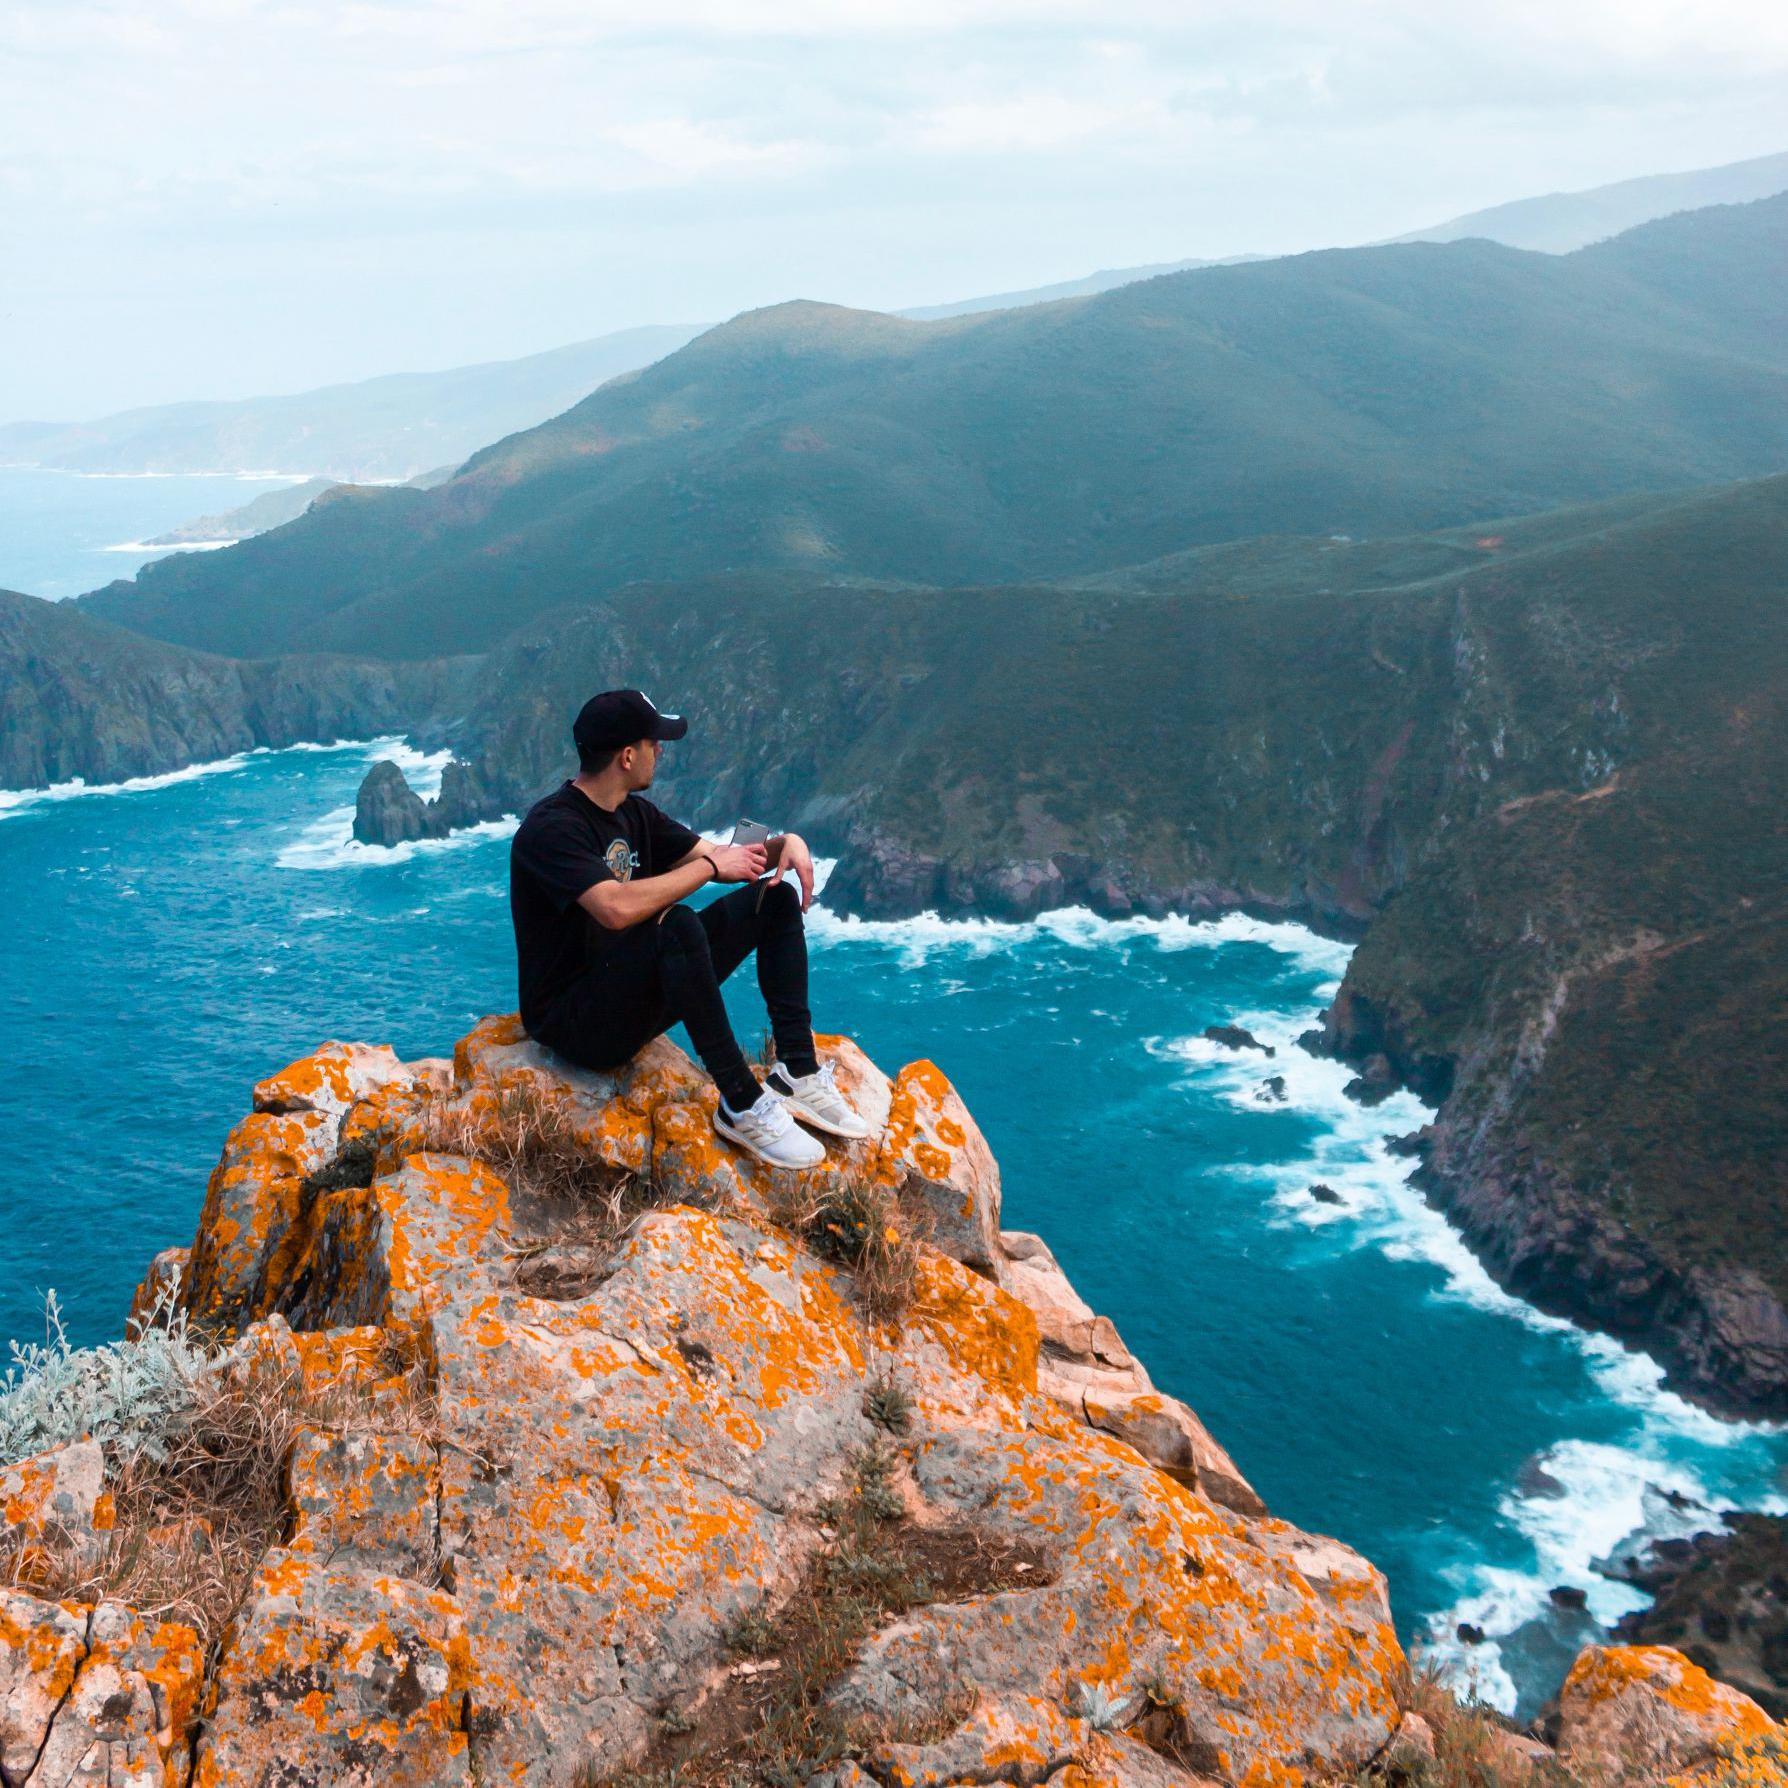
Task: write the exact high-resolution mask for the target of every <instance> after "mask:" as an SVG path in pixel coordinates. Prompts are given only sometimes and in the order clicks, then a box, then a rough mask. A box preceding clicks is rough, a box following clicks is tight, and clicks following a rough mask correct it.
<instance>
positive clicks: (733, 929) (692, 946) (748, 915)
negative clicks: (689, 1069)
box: [534, 880, 819, 1111]
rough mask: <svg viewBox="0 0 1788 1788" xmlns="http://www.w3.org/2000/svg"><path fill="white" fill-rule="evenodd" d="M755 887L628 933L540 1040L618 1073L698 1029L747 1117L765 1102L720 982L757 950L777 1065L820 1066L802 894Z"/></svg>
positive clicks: (789, 888) (699, 1049) (791, 887)
mask: <svg viewBox="0 0 1788 1788" xmlns="http://www.w3.org/2000/svg"><path fill="white" fill-rule="evenodd" d="M762 892H763V903H762V905H761V906H760V905H759V904H758V893H759V890H758V889H757V887H755V886H754V885H752V884H750V883H747V884H746V885H745V886H744V887H742V888H737V889H735V890H734V891H733V892H732V893H731V894H727V895H724V896H722V897H721V898H720V899H719V900H715V901H712V902H710V903H709V904H708V905H707V906H704V907H702V908H701V909H700V910H699V911H698V910H697V909H696V908H694V907H688V906H680V905H679V906H673V907H671V908H669V909H668V910H667V911H665V912H663V913H661V914H660V915H659V916H658V918H657V919H656V920H651V919H648V920H647V921H645V923H644V924H641V925H633V926H629V927H628V929H627V930H626V931H623V932H622V933H621V935H620V936H619V937H618V938H616V939H615V941H614V942H613V943H612V944H611V945H610V946H609V948H608V950H607V952H606V953H605V954H604V955H603V957H602V959H601V961H600V962H598V963H597V964H596V965H595V966H594V967H593V968H589V969H586V970H585V971H584V973H583V974H582V975H580V976H579V977H578V978H577V980H576V981H574V982H573V983H572V985H571V986H570V987H569V988H567V989H566V991H565V992H564V993H563V994H561V995H560V996H559V998H558V999H556V1000H555V1001H554V1002H553V1004H552V1006H551V1008H550V1010H549V1011H548V1013H547V1015H546V1018H545V1020H544V1021H543V1022H542V1023H541V1025H540V1027H539V1029H538V1030H537V1031H536V1032H535V1033H534V1034H535V1036H536V1037H537V1038H538V1040H539V1041H540V1042H542V1043H544V1044H546V1046H547V1047H548V1048H549V1049H554V1050H557V1052H558V1053H559V1054H560V1055H562V1056H565V1057H566V1058H567V1059H568V1060H570V1061H574V1062H576V1063H577V1064H578V1065H579V1066H580V1067H585V1068H615V1067H619V1066H620V1064H621V1063H622V1062H624V1061H627V1060H628V1059H630V1058H631V1057H632V1056H634V1055H636V1054H637V1053H638V1052H639V1051H640V1050H641V1049H642V1048H643V1047H644V1046H645V1045H646V1044H647V1043H649V1042H650V1041H651V1040H652V1039H653V1038H654V1037H658V1036H662V1035H663V1034H664V1033H665V1032H666V1031H668V1030H669V1029H670V1027H671V1026H672V1025H673V1024H677V1023H679V1022H681V1023H682V1024H684V1025H686V1026H687V1027H688V1029H689V1040H690V1042H691V1043H693V1044H694V1045H695V1053H696V1054H697V1055H699V1056H700V1057H701V1059H702V1066H703V1067H704V1068H706V1069H707V1070H708V1072H709V1073H710V1074H711V1075H712V1076H713V1077H714V1084H715V1085H716V1086H717V1087H719V1088H720V1096H721V1097H722V1098H723V1099H724V1100H725V1101H726V1102H727V1104H728V1105H729V1106H731V1107H732V1109H733V1110H734V1111H742V1110H744V1108H745V1107H746V1106H747V1105H750V1104H751V1103H752V1102H753V1100H755V1099H756V1098H757V1095H758V1084H757V1080H756V1078H755V1077H754V1076H753V1074H752V1072H751V1070H750V1068H749V1067H747V1066H746V1063H745V1054H744V1051H743V1050H741V1049H740V1047H739V1043H738V1039H737V1038H736V1037H734V1035H733V1027H732V1025H731V1024H730V1023H729V1022H728V1020H727V1016H726V1006H725V1004H724V1003H723V1002H722V1000H721V998H720V983H721V982H722V981H724V980H725V979H726V978H727V976H728V975H730V974H731V973H732V972H733V970H734V969H736V968H737V967H738V966H739V964H740V963H742V962H743V961H744V960H745V958H746V957H747V956H749V955H750V954H751V953H752V952H753V951H754V950H755V951H756V952H757V984H758V986H759V988H760V989H761V990H762V992H763V996H764V1004H765V1006H766V1007H767V1008H768V1009H769V1013H770V1029H771V1032H772V1034H773V1035H774V1036H775V1038H776V1059H777V1060H778V1061H780V1062H783V1063H785V1064H786V1065H787V1067H788V1071H789V1072H790V1073H791V1074H811V1073H813V1071H814V1070H815V1068H817V1067H818V1065H819V1064H818V1061H817V1060H816V1058H815V1056H814V1052H813V1018H812V1015H811V1014H810V1013H809V1012H808V1009H807V933H806V931H805V930H804V929H803V927H802V924H801V891H800V889H799V888H798V887H797V886H796V885H795V883H794V882H793V881H792V880H790V881H784V882H779V883H777V884H776V886H775V887H773V888H765V889H764V890H762Z"/></svg>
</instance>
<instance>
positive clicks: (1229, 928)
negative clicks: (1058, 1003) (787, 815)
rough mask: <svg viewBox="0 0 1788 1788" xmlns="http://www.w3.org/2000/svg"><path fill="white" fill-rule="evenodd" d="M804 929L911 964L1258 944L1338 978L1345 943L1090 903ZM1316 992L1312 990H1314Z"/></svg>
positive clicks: (1241, 919) (1229, 918) (1243, 919)
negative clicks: (1018, 914) (881, 948)
mask: <svg viewBox="0 0 1788 1788" xmlns="http://www.w3.org/2000/svg"><path fill="white" fill-rule="evenodd" d="M808 929H809V931H810V932H811V933H812V935H813V937H814V939H815V941H816V942H818V943H822V944H829V943H844V942H858V943H879V944H885V945H888V946H890V947H892V948H895V949H898V950H900V951H901V953H902V959H903V962H904V963H905V964H906V965H907V966H909V967H918V966H919V965H921V964H923V963H925V962H927V961H929V960H930V958H931V957H932V956H934V955H936V954H937V953H938V952H940V951H945V950H951V951H961V952H964V953H966V954H967V955H969V956H971V957H974V956H988V955H992V954H994V953H996V952H998V951H1001V950H1010V949H1012V948H1014V947H1016V946H1017V945H1020V944H1022V943H1024V942H1026V941H1027V940H1034V939H1036V938H1040V937H1048V938H1052V939H1054V940H1055V941H1056V942H1057V943H1061V944H1065V945H1067V946H1069V947H1070V948H1073V949H1087V950H1091V949H1107V948H1111V947H1113V946H1122V945H1126V944H1135V943H1149V944H1153V945H1154V946H1155V947H1156V948H1157V949H1161V950H1216V949H1221V948H1223V947H1224V946H1226V945H1231V944H1240V943H1253V944H1264V945H1266V946H1267V947H1268V948H1269V949H1271V950H1274V951H1276V952H1277V953H1278V954H1280V955H1282V956H1287V957H1290V958H1291V959H1292V960H1294V961H1295V962H1296V963H1297V964H1298V965H1299V966H1300V967H1302V968H1305V969H1308V970H1310V971H1311V972H1313V973H1317V974H1323V975H1327V976H1331V977H1335V978H1338V977H1339V976H1340V975H1341V973H1342V971H1343V970H1344V969H1345V968H1346V967H1347V959H1348V957H1349V955H1350V954H1351V953H1352V952H1351V949H1350V946H1348V945H1346V944H1341V943H1336V942H1334V941H1332V940H1331V939H1328V938H1323V937H1318V936H1317V934H1316V933H1315V932H1313V931H1310V930H1308V929H1306V928H1305V927H1304V926H1302V925H1294V924H1291V923H1289V922H1275V921H1272V920H1266V919H1254V918H1250V917H1249V916H1248V915H1247V914H1245V913H1225V914H1223V915H1222V917H1220V918H1216V919H1191V918H1187V917H1185V916H1184V915H1182V914H1177V913H1170V914H1168V915H1167V916H1166V917H1165V918H1161V919H1151V918H1146V917H1133V918H1125V919H1111V918H1106V917H1104V916H1103V915H1102V914H1099V913H1095V912H1094V911H1093V910H1092V909H1091V908H1090V907H1084V906H1068V907H1058V908H1057V909H1056V910H1055V911H1053V912H1047V913H1043V914H1040V915H1039V916H1038V917H1037V918H1035V919H1022V920H1019V919H982V918H962V919H956V918H944V917H943V916H941V915H940V914H938V913H935V912H923V913H918V914H916V915H914V916H913V917H912V918H909V919H864V918H860V917H858V916H857V915H856V914H854V913H842V914H841V913H834V912H832V911H831V910H830V909H829V908H825V907H819V908H816V909H815V911H814V913H813V915H812V916H811V919H810V922H809V927H808ZM1321 991H1322V990H1319V995H1320V993H1321Z"/></svg>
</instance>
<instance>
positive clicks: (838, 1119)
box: [767, 1062, 869, 1142]
mask: <svg viewBox="0 0 1788 1788" xmlns="http://www.w3.org/2000/svg"><path fill="white" fill-rule="evenodd" d="M767 1084H768V1085H769V1088H770V1090H771V1091H772V1092H773V1093H775V1094H776V1095H777V1096H778V1097H779V1098H781V1099H783V1100H785V1101H786V1102H787V1105H788V1108H789V1110H790V1111H791V1112H792V1113H793V1114H794V1115H795V1116H796V1117H797V1118H799V1119H800V1120H801V1122H802V1123H804V1124H811V1125H812V1126H813V1127H814V1129H816V1130H824V1131H825V1132H826V1133H827V1135H829V1136H842V1137H843V1138H844V1139H845V1140H846V1141H847V1142H861V1141H862V1140H863V1139H864V1138H865V1137H866V1136H867V1135H868V1134H869V1126H868V1125H867V1124H866V1123H864V1121H863V1120H862V1119H861V1118H860V1117H858V1116H857V1114H856V1113H855V1112H854V1111H853V1110H852V1109H851V1108H850V1106H849V1105H848V1104H847V1103H846V1102H845V1097H844V1094H843V1093H841V1092H840V1091H839V1090H838V1080H837V1077H836V1076H835V1075H834V1074H833V1072H832V1064H831V1063H830V1062H821V1063H820V1065H819V1072H818V1073H817V1074H802V1075H794V1074H791V1073H790V1072H789V1071H788V1069H787V1068H785V1067H784V1066H783V1065H782V1063H781V1062H778V1063H777V1064H776V1065H775V1066H774V1067H773V1068H772V1069H771V1070H770V1072H769V1075H768V1076H767Z"/></svg>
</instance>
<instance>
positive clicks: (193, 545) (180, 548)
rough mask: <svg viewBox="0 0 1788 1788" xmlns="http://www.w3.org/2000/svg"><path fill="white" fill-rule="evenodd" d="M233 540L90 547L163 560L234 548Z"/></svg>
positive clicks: (134, 542)
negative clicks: (176, 556)
mask: <svg viewBox="0 0 1788 1788" xmlns="http://www.w3.org/2000/svg"><path fill="white" fill-rule="evenodd" d="M237 544H238V542H236V541H234V540H174V541H169V540H162V541H155V540H121V541H119V542H118V544H117V545H116V546H91V547H89V548H88V549H87V550H88V551H89V552H95V553H135V554H136V555H137V557H138V558H143V557H145V556H147V557H150V558H157V559H165V558H167V557H169V556H170V555H171V554H173V553H214V552H216V551H217V550H218V549H219V548H220V547H225V546H235V545H237Z"/></svg>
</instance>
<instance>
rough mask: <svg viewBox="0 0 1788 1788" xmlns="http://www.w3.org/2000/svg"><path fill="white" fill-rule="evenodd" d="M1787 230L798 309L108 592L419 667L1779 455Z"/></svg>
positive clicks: (1703, 219)
mask: <svg viewBox="0 0 1788 1788" xmlns="http://www.w3.org/2000/svg"><path fill="white" fill-rule="evenodd" d="M1785 250H1788V198H1780V199H1774V200H1767V201H1763V202H1762V203H1759V204H1756V205H1751V206H1738V207H1723V208H1717V209H1714V210H1709V211H1702V212H1696V213H1692V214H1690V215H1688V216H1686V217H1682V218H1675V219H1670V220H1666V221H1663V222H1659V223H1655V224H1650V225H1647V226H1645V227H1644V228H1642V229H1640V230H1637V231H1633V232H1630V233H1629V234H1627V235H1626V236H1623V237H1621V238H1619V239H1617V240H1616V241H1614V242H1610V243H1606V244H1601V245H1598V246H1596V247H1593V248H1590V249H1584V250H1580V251H1579V252H1577V253H1575V254H1572V255H1568V256H1550V255H1538V254H1530V253H1523V252H1521V251H1518V250H1514V249H1507V248H1502V247H1499V246H1497V245H1495V244H1492V243H1487V242H1480V241H1472V242H1462V243H1455V244H1450V245H1434V244H1411V245H1408V246H1401V247H1381V248H1367V249H1346V250H1332V251H1328V252H1325V253H1320V254H1311V255H1301V256H1296V257H1292V258H1289V259H1285V260H1274V261H1260V262H1255V263H1251V264H1248V265H1243V266H1234V267H1213V268H1206V269H1203V270H1201V271H1197V272H1192V273H1181V274H1172V275H1168V276H1166V277H1163V278H1160V279H1154V280H1148V281H1145V282H1143V283H1141V284H1137V285H1131V286H1125V287H1122V288H1120V289H1119V290H1116V291H1113V292H1108V293H1104V294H1101V295H1099V296H1096V297H1092V298H1080V299H1069V300H1064V301H1061V302H1058V303H1055V304H1049V305H1039V306H1033V307H1029V308H1025V309H1020V310H1011V311H998V312H990V313H985V314H982V315H978V316H970V317H962V318H956V319H953V320H950V321H945V322H936V323H919V322H912V321H907V320H902V319H898V318H893V317H887V316H882V315H879V314H876V313H873V312H862V311H846V310H840V309H837V308H835V307H831V306H825V305H815V304H788V305H780V306H777V307H775V308H774V309H771V310H766V311H758V312H753V313H751V314H748V315H746V316H743V317H740V318H737V319H735V320H734V321H733V322H731V323H729V324H726V325H724V326H723V327H721V328H718V329H715V330H711V331H710V332H709V333H707V334H706V335H704V336H701V337H699V338H698V339H697V340H695V341H694V342H692V343H690V344H689V346H687V347H686V348H684V349H682V350H680V351H679V352H678V353H676V354H674V355H672V356H670V357H669V358H668V359H666V360H663V361H660V362H659V363H658V364H657V365H655V366H653V367H651V368H649V369H647V370H646V371H644V372H642V373H640V374H639V375H637V376H636V377H633V378H630V379H626V380H621V381H617V382H615V383H613V384H610V385H608V386H606V387H604V388H603V389H601V390H599V391H597V392H595V393H594V394H593V395H592V396H590V397H588V398H586V399H585V400H584V402H582V403H581V404H579V405H577V406H576V407H575V408H573V409H571V410H569V411H568V412H566V413H565V414H564V415H563V416H559V417H557V418H555V419H554V420H553V421H551V422H549V423H546V424H544V425H542V426H541V427H538V428H535V429H531V430H528V431H526V432H524V433H522V434H519V435H515V436H513V437H511V438H510V439H508V440H506V441H503V442H500V443H498V444H497V445H495V446H493V447H491V448H488V449H486V450H485V451H484V452H483V453H480V454H477V455H475V456H474V457H473V458H472V459H471V460H469V461H468V462H467V463H466V465H465V466H464V467H463V468H462V469H461V470H460V472H459V473H458V475H457V476H455V477H454V478H452V479H450V480H449V481H448V482H447V483H446V484H444V485H442V486H441V487H440V488H439V489H437V490H434V491H428V492H418V491H362V492H356V493H353V494H352V495H351V496H349V495H347V494H344V493H336V494H335V495H332V496H330V497H326V498H325V499H324V500H323V501H321V502H319V503H317V504H316V505H314V506H313V507H312V509H311V510H310V512H309V513H308V514H307V515H305V516H304V517H302V518H301V519H300V520H299V521H297V522H294V523H292V524H291V525H290V526H288V527H285V528H281V529H277V530H275V531H274V532H272V533H270V534H265V535H262V536H261V537H260V538H259V539H257V540H253V541H248V542H245V543H244V544H243V545H241V546H237V547H232V548H229V549H226V550H224V551H222V552H216V553H207V554H204V555H190V556H186V557H183V558H176V559H173V560H169V561H163V562H161V563H159V564H154V565H150V566H148V567H146V568H145V570H144V571H143V572H142V573H141V574H140V575H139V577H138V578H137V580H136V582H135V583H134V584H117V585H113V586H111V587H110V588H109V589H107V590H105V591H102V592H100V593H98V594H97V595H94V596H90V597H86V598H82V599H81V600H83V601H84V602H86V603H88V604H90V605H91V606H92V608H93V610H94V612H97V613H101V614H104V615H107V616H109V617H111V618H113V619H115V620H118V621H121V622H124V623H125V624H127V625H130V626H135V627H139V628H141V629H143V630H145V631H147V632H152V633H156V634H159V635H161V636H163V637H165V638H170V639H176V640H180V641H182V642H184V643H187V644H192V645H201V646H207V647H210V648H213V649H218V650H249V649H254V650H279V649H288V648H291V647H294V646H298V645H302V644H312V645H327V646H329V647H330V648H332V649H337V650H344V651H372V652H378V653H382V654H387V655H391V656H396V657H407V656H418V655H421V654H424V653H427V652H434V651H439V650H442V649H443V648H444V647H449V646H450V647H451V648H453V649H460V650H471V649H481V648H483V647H485V646H488V645H489V644H491V643H493V642H494V641H496V640H498V639H500V638H502V637H503V636H504V635H505V634H507V633H509V632H511V631H513V630H514V629H515V628H516V627H517V626H519V625H521V624H522V623H523V622H525V621H526V620H527V619H528V618H529V617H530V616H532V615H535V614H539V613H542V612H544V611H546V610H547V609H550V608H554V607H557V606H560V605H562V604H564V603H567V602H586V601H589V600H590V599H592V598H593V597H596V596H599V595H601V594H603V593H604V592H606V591H609V590H613V589H615V588H617V587H619V586H620V585H623V584H625V583H628V582H630V581H634V580H638V579H648V578H649V579H654V580H661V581H662V580H673V581H674V580H686V579H691V578H697V577H705V576H709V575H713V574H717V573H724V572H728V571H732V570H737V569H741V568H746V567H758V568H761V569H764V570H770V571H775V572H777V573H778V574H781V575H785V576H791V577H798V578H800V579H802V580H803V581H812V580H814V579H815V578H825V577H833V578H836V577H839V576H847V577H865V578H876V579H884V580H885V579H899V580H908V581H913V582H920V583H965V584H966V583H986V582H998V581H1012V580H1019V579H1050V578H1060V577H1066V576H1076V575H1083V574H1086V573H1089V572H1094V571H1098V570H1100V569H1102V568H1108V567H1111V566H1115V565H1121V564H1125V563H1133V562H1136V561H1139V560H1143V559H1148V558H1154V557H1159V556H1160V555H1162V554H1165V553H1170V552H1175V551H1180V550H1183V549H1185V548H1188V547H1192V546H1197V545H1200V544H1206V543H1211V542H1215V541H1221V540H1228V539H1239V538H1243V537H1246V536H1250V535H1258V534H1269V533H1346V534H1352V535H1380V534H1387V533H1408V532H1411V531H1415V530H1421V529H1427V528H1433V527H1439V526H1445V525H1447V524H1450V523H1454V522H1459V521H1465V520H1469V519H1471V518H1473V517H1477V516H1486V515H1497V514H1511V513H1520V512H1524V511H1530V510H1534V509H1538V508H1542V507H1546V506H1550V505H1555V504H1562V503H1567V502H1572V501H1589V500H1595V499H1600V498H1605V497H1610V496H1614V495H1618V494H1620V493H1622V492H1628V491H1635V490H1644V489H1648V488H1649V489H1665V488H1670V487H1673V486H1680V485H1681V484H1683V483H1684V482H1685V481H1688V482H1714V481H1719V480H1723V479H1729V478H1733V477H1738V476H1745V475H1754V474H1757V473H1762V472H1767V471H1773V470H1775V469H1777V468H1779V467H1781V466H1782V465H1783V464H1784V463H1788V430H1785V428H1784V417H1785V416H1788V326H1785V325H1788V287H1785V286H1784V284H1783V282H1781V281H1780V279H1779V278H1776V277H1774V273H1775V272H1779V269H1780V266H1781V264H1782V260H1783V256H1784V252H1785ZM1772 270H1773V271H1772Z"/></svg>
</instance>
